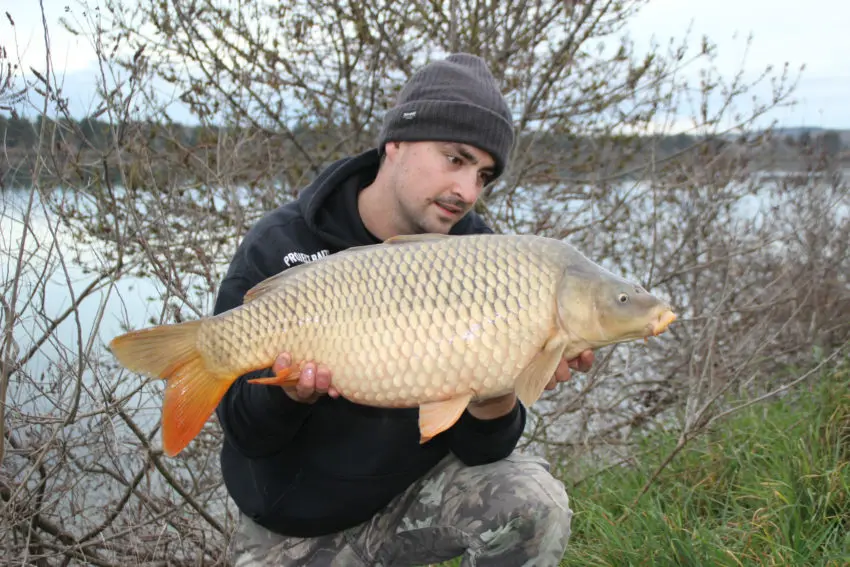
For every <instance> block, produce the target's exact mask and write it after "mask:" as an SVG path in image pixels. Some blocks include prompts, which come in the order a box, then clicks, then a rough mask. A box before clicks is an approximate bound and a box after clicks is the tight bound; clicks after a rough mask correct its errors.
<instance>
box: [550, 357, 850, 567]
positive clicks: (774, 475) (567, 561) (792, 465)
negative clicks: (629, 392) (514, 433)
mask: <svg viewBox="0 0 850 567" xmlns="http://www.w3.org/2000/svg"><path fill="white" fill-rule="evenodd" d="M675 442H676V439H675V437H668V438H660V439H653V440H652V443H653V445H655V444H659V443H660V446H661V447H662V448H661V449H659V450H657V451H654V452H653V453H652V455H653V458H649V459H647V460H646V462H644V463H642V464H641V466H640V468H639V469H630V470H622V469H621V470H617V471H611V472H608V473H606V474H603V475H600V476H598V477H596V478H594V479H593V480H592V481H588V483H587V484H584V485H579V486H576V487H574V488H572V489H571V490H570V494H571V497H572V504H573V509H574V510H575V517H574V521H573V534H574V535H573V538H572V541H571V543H570V548H569V550H568V552H567V554H566V556H565V557H564V561H563V562H562V566H574V565H583V566H584V565H593V566H597V565H600V566H601V565H606V566H607V565H612V566H613V565H618V566H619V565H813V566H815V565H817V566H839V565H842V566H844V565H850V372H847V371H844V372H839V373H836V374H832V375H830V376H828V377H825V378H824V379H822V380H821V381H820V382H819V383H816V384H814V385H813V386H812V387H811V388H810V390H809V391H806V392H803V393H798V394H795V395H794V397H793V399H791V398H789V399H788V400H783V401H775V402H771V403H768V404H764V405H760V406H757V407H753V408H750V409H749V410H746V411H745V412H743V413H741V414H738V415H736V416H734V417H732V418H730V419H729V420H727V421H725V422H723V423H722V424H721V425H719V426H718V427H717V428H716V429H715V430H714V431H713V432H712V433H711V434H710V435H709V436H707V437H706V438H704V439H700V440H695V441H692V444H691V445H689V446H688V447H687V448H686V449H685V450H684V452H683V453H681V454H680V455H679V456H678V457H677V458H676V459H675V460H674V461H673V463H672V464H671V466H670V467H669V468H668V469H667V470H666V471H665V472H664V473H662V475H661V476H660V478H659V479H658V480H657V481H656V483H655V484H654V485H653V486H652V488H651V489H650V490H649V491H648V492H647V493H646V494H644V495H643V497H642V498H641V499H640V501H639V502H638V504H637V505H636V506H634V507H633V506H632V502H633V501H634V499H635V497H636V496H637V495H638V493H639V492H640V490H641V488H642V486H643V484H644V483H645V482H646V479H647V478H649V477H650V475H651V474H652V472H653V470H654V469H655V468H656V467H657V466H658V463H659V462H660V461H661V459H663V458H664V456H665V455H666V454H667V451H669V450H670V449H672V447H673V446H674V445H675ZM656 456H657V458H655V457H656Z"/></svg>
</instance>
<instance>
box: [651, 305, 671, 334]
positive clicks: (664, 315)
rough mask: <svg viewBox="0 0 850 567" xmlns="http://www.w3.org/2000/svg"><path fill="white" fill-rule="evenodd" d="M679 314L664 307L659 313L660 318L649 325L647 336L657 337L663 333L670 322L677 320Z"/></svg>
mask: <svg viewBox="0 0 850 567" xmlns="http://www.w3.org/2000/svg"><path fill="white" fill-rule="evenodd" d="M676 318H677V315H676V314H675V313H673V310H672V309H664V310H663V311H662V312H661V313H659V314H658V318H657V319H656V320H655V321H652V322H650V323H649V325H647V326H646V327H647V337H649V336H650V335H651V336H653V337H657V336H658V335H660V334H661V333H663V332H664V331H666V330H667V327H669V326H670V323H672V322H673V321H675V320H676Z"/></svg>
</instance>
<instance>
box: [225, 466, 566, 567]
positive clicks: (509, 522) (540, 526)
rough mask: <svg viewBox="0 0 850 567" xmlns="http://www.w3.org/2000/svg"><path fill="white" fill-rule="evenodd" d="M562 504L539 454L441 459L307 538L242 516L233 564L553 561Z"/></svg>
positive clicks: (557, 556)
mask: <svg viewBox="0 0 850 567" xmlns="http://www.w3.org/2000/svg"><path fill="white" fill-rule="evenodd" d="M571 521H572V510H570V507H569V498H568V497H567V493H566V490H565V489H564V486H563V484H562V483H561V482H560V481H558V480H556V479H555V478H554V477H553V476H552V475H550V474H549V466H548V464H547V463H546V461H544V460H543V459H540V458H537V457H532V456H526V455H521V454H518V453H514V454H512V455H510V456H509V457H507V458H506V459H504V460H501V461H498V462H496V463H492V464H488V465H481V466H474V467H467V466H465V465H463V464H462V463H461V462H460V461H459V460H458V459H457V458H455V457H453V456H449V457H446V458H445V459H444V460H443V461H441V462H440V463H439V464H438V465H437V466H436V467H434V469H432V470H431V471H429V473H428V474H427V475H425V476H424V477H423V478H421V479H420V480H419V481H418V482H417V483H415V484H414V485H412V486H411V487H410V488H409V489H408V490H407V491H405V492H404V493H402V494H400V495H399V496H397V497H396V498H395V499H394V500H393V501H391V502H390V504H388V505H387V506H386V507H385V508H384V509H383V510H382V511H381V512H380V513H378V514H377V515H375V516H374V517H373V518H372V519H371V520H369V521H367V522H365V523H363V524H361V525H358V526H355V527H353V528H350V529H347V530H345V531H342V532H339V533H335V534H330V535H327V536H321V537H316V538H294V537H284V536H280V535H277V534H274V533H272V532H270V531H269V530H266V529H265V528H263V527H261V526H259V525H257V524H256V523H254V522H253V521H251V520H250V519H249V518H247V517H245V516H242V518H241V524H240V527H239V530H238V532H237V534H235V536H234V539H233V542H232V544H231V545H232V551H233V553H234V555H235V557H236V567H259V566H267V565H276V566H277V565H282V566H289V565H309V566H316V567H319V566H321V567H365V566H369V567H378V566H380V567H390V566H393V567H396V566H401V565H409V566H416V565H427V564H429V563H438V562H441V561H445V560H448V559H452V558H454V557H458V556H461V555H462V556H463V559H462V563H461V565H463V566H464V567H472V566H477V567H485V566H491V565H498V566H500V567H520V566H534V567H549V566H553V567H554V566H557V565H558V563H559V561H560V560H561V557H562V556H563V554H564V551H565V549H566V547H567V542H568V541H569V538H570V524H571Z"/></svg>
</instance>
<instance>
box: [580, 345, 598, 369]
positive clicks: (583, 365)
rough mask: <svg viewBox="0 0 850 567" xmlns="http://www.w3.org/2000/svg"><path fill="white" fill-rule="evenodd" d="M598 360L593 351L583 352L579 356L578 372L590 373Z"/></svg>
mask: <svg viewBox="0 0 850 567" xmlns="http://www.w3.org/2000/svg"><path fill="white" fill-rule="evenodd" d="M595 360H596V356H595V355H594V354H593V351H592V350H586V351H583V352H582V353H581V354H580V355H579V360H578V368H577V369H578V371H579V372H590V368H591V367H592V366H593V362H594V361H595Z"/></svg>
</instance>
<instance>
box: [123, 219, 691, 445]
mask: <svg viewBox="0 0 850 567" xmlns="http://www.w3.org/2000/svg"><path fill="white" fill-rule="evenodd" d="M675 318H676V316H675V315H674V314H673V311H672V310H671V309H670V307H669V306H668V305H667V304H666V303H665V302H663V301H661V300H659V299H658V298H656V297H654V296H653V295H651V294H649V293H648V292H647V291H646V290H644V289H643V288H642V287H640V286H639V285H636V284H634V283H630V282H628V281H626V280H624V279H623V278H621V277H618V276H616V275H615V274H613V273H611V272H609V271H607V270H605V269H603V268H602V267H600V266H599V265H597V264H595V263H593V262H592V261H590V260H589V259H587V258H586V257H585V256H583V255H582V254H581V253H579V252H578V251H577V250H576V249H575V248H574V247H572V246H571V245H569V244H567V243H565V242H561V241H559V240H554V239H549V238H544V237H539V236H515V235H471V236H443V235H417V236H402V237H396V238H393V239H390V240H388V241H386V242H385V243H383V244H378V245H374V246H364V247H357V248H351V249H348V250H345V251H343V252H340V253H337V254H332V255H331V256H328V257H326V258H323V259H321V260H318V261H315V262H312V263H309V264H303V265H299V266H296V267H294V268H290V269H288V270H285V271H283V272H281V273H280V274H278V275H276V276H273V277H271V278H269V279H267V280H266V281H264V282H261V283H260V284H258V285H257V286H256V287H254V288H253V289H251V290H250V291H249V292H248V293H247V294H246V295H245V300H244V304H243V305H240V306H239V307H236V308H234V309H231V310H230V311H227V312H225V313H221V314H219V315H217V316H214V317H207V318H203V319H200V320H197V321H191V322H186V323H179V324H174V325H164V326H159V327H153V328H150V329H144V330H140V331H133V332H129V333H126V334H124V335H121V336H119V337H116V338H115V339H114V340H113V341H112V342H111V343H110V347H111V349H112V352H113V353H114V354H115V356H116V357H117V359H118V360H119V362H120V363H121V364H122V365H123V366H125V367H126V368H128V369H130V370H132V371H135V372H138V373H141V374H145V375H148V376H151V377H157V378H164V379H165V380H167V385H166V389H165V399H164V403H163V415H162V421H163V449H164V451H165V452H166V454H168V455H172V456H173V455H176V454H177V453H179V452H180V451H181V450H182V449H183V448H184V447H185V446H186V445H187V444H188V443H189V442H190V441H191V440H192V439H193V438H194V437H195V436H196V435H197V434H198V432H199V431H200V430H201V428H202V427H203V425H204V423H205V422H206V421H207V419H208V418H209V416H210V415H211V414H212V412H213V411H214V410H215V407H216V406H217V405H218V403H219V402H220V400H221V398H222V396H223V395H224V394H225V393H226V391H227V389H228V388H229V387H230V385H231V384H232V383H233V382H234V381H235V380H236V379H237V378H238V377H239V376H241V375H242V374H245V373H246V372H249V371H252V370H258V369H262V368H269V367H271V366H272V364H273V362H274V359H275V358H276V356H277V355H278V354H279V353H281V352H289V353H291V355H292V360H293V361H304V362H306V361H311V360H312V361H315V362H317V363H323V364H325V365H327V367H328V368H329V369H330V371H331V373H332V383H333V386H334V388H336V389H337V390H338V391H339V393H340V395H342V396H344V397H345V398H347V399H349V400H351V401H352V402H355V403H361V404H366V405H371V406H383V407H416V406H419V428H420V432H421V441H422V442H423V443H424V442H426V441H427V440H428V439H430V438H431V437H433V436H435V435H437V434H438V433H440V432H441V431H444V430H445V429H447V428H449V427H451V426H452V425H453V424H454V423H455V422H456V421H457V420H458V419H459V417H460V416H461V414H462V413H463V411H464V409H466V407H467V405H468V404H469V402H470V401H473V400H481V399H487V398H492V397H496V396H500V395H504V394H506V393H509V392H511V391H515V392H516V394H517V396H518V397H519V398H520V400H521V401H522V402H523V403H524V404H526V406H529V405H531V404H533V403H534V402H535V401H537V399H538V398H539V397H540V394H541V393H542V391H543V389H544V387H545V386H546V384H547V382H548V381H549V380H550V378H551V377H552V375H553V374H554V372H555V368H556V367H557V365H558V362H559V361H560V359H561V358H562V357H564V356H566V357H568V358H572V357H574V356H577V355H578V354H579V353H580V352H582V351H583V350H585V349H594V348H598V347H601V346H605V345H610V344H613V343H619V342H624V341H629V340H634V339H639V338H644V337H648V336H650V335H657V334H659V333H661V332H662V331H664V330H665V329H666V328H667V326H668V325H669V324H670V323H671V322H672V321H673V320H674V319H675ZM288 380H289V382H290V383H295V382H296V381H297V371H296V372H295V373H294V375H293V376H290V377H289V379H288ZM281 381H282V382H286V381H287V378H286V377H285V376H280V377H277V379H275V378H271V379H262V378H261V379H257V380H253V381H252V382H255V383H259V384H263V383H266V384H268V383H274V382H277V383H282V382H281ZM256 387H271V386H256Z"/></svg>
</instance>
